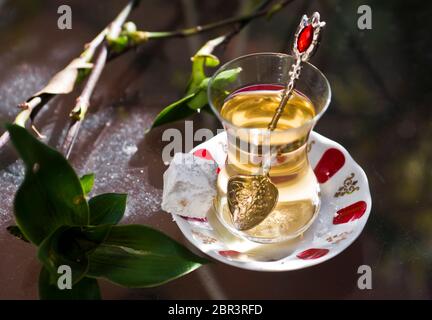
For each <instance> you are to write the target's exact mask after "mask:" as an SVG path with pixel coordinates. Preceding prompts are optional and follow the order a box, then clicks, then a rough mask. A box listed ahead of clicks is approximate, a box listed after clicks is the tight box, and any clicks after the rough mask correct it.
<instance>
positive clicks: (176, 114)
mask: <svg viewBox="0 0 432 320" xmlns="http://www.w3.org/2000/svg"><path fill="white" fill-rule="evenodd" d="M194 96H195V93H191V94H189V95H187V96H185V97H183V98H181V99H180V100H177V101H175V102H173V103H172V104H170V105H169V106H168V107H166V108H164V109H163V110H162V111H161V112H160V113H159V114H158V115H157V116H156V119H155V120H154V121H153V124H152V126H151V128H155V127H158V126H161V125H163V124H166V123H169V122H174V121H177V120H181V119H184V118H187V117H189V116H190V115H192V114H194V113H195V111H194V110H192V109H191V108H189V107H188V106H187V102H188V101H190V100H191V99H192V98H193V97H194Z"/></svg>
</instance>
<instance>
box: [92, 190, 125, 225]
mask: <svg viewBox="0 0 432 320" xmlns="http://www.w3.org/2000/svg"><path fill="white" fill-rule="evenodd" d="M126 200H127V194H124V193H104V194H100V195H97V196H95V197H93V198H91V199H90V200H89V208H90V224H91V225H94V226H96V225H100V224H117V223H118V222H120V220H121V219H122V218H123V214H124V212H125V209H126Z"/></svg>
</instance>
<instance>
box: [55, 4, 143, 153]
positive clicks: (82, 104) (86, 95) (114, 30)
mask: <svg viewBox="0 0 432 320" xmlns="http://www.w3.org/2000/svg"><path fill="white" fill-rule="evenodd" d="M137 3H138V1H136V0H132V1H130V2H129V4H128V5H127V6H126V7H125V8H124V9H123V10H122V12H121V13H120V14H119V15H118V16H117V18H116V19H115V20H114V21H113V22H112V23H111V24H110V25H109V27H108V29H107V33H106V37H107V38H111V39H115V38H117V37H118V36H119V35H120V32H121V30H122V26H123V24H124V23H125V22H126V19H127V18H128V16H129V14H130V13H131V11H132V9H133V8H134V7H135V6H136V5H137ZM108 51H109V48H108V43H106V42H105V43H104V44H103V45H102V48H101V50H100V52H99V54H98V56H97V58H96V62H95V65H94V67H93V69H92V71H91V73H90V76H89V79H88V81H87V83H86V85H85V87H84V89H83V91H82V93H81V95H80V96H79V97H78V98H77V102H76V105H75V107H74V108H73V110H72V111H71V113H70V116H71V118H72V123H71V125H70V127H69V130H68V132H67V134H66V138H65V141H64V143H63V146H62V150H63V153H64V154H65V156H66V158H69V156H70V153H71V151H72V148H73V145H74V143H75V140H76V137H77V136H78V132H79V129H80V127H81V122H82V120H83V119H84V117H85V115H86V113H87V110H88V108H89V107H90V98H91V96H92V94H93V91H94V89H95V87H96V84H97V83H98V81H99V78H100V76H101V74H102V71H103V70H104V68H105V65H106V62H107V59H108Z"/></svg>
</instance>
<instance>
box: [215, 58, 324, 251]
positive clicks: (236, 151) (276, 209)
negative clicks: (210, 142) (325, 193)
mask: <svg viewBox="0 0 432 320" xmlns="http://www.w3.org/2000/svg"><path fill="white" fill-rule="evenodd" d="M294 60H295V59H294V58H293V57H292V56H290V55H286V54H280V53H257V54H251V55H246V56H242V57H239V58H237V59H235V60H232V61H230V62H228V63H226V64H225V65H223V66H222V67H221V68H220V69H219V70H218V71H217V72H216V73H215V74H214V75H213V77H212V78H211V80H210V82H209V86H208V97H209V102H210V106H211V108H212V109H213V111H214V112H215V113H216V114H217V115H218V117H219V119H220V121H221V122H222V124H223V126H224V128H225V130H226V133H227V139H228V145H227V146H228V149H227V152H228V157H227V160H226V165H225V167H224V168H222V170H221V171H220V173H219V176H218V180H217V196H216V198H215V203H214V209H215V210H214V213H215V214H216V216H217V218H218V220H219V221H220V222H221V223H222V224H223V226H225V227H226V228H227V229H228V230H229V231H231V232H232V233H234V234H236V235H238V236H241V237H244V238H247V239H249V240H252V241H255V242H260V243H274V242H280V241H284V240H288V239H292V238H295V237H297V236H299V235H301V234H302V233H304V232H305V231H306V230H307V228H308V227H309V226H310V225H311V224H312V222H313V221H314V219H315V218H316V216H317V214H318V211H319V207H320V188H319V184H318V182H317V180H316V178H315V175H314V172H313V169H312V168H311V166H310V164H309V160H308V150H307V149H308V147H307V141H308V137H309V134H310V132H311V130H312V128H313V127H314V125H315V124H316V122H317V121H318V119H319V118H320V117H321V116H322V114H323V113H324V112H325V110H326V109H327V107H328V105H329V102H330V96H331V93H330V86H329V83H328V81H327V79H326V78H325V76H324V75H323V74H322V73H321V72H320V71H319V70H318V69H317V68H316V67H314V66H313V65H311V64H309V63H304V64H303V68H302V71H301V75H300V78H299V79H298V80H297V83H296V87H295V90H296V91H295V92H294V94H293V96H292V97H291V98H290V100H289V101H288V103H287V105H286V107H285V110H284V112H283V114H282V116H281V118H280V119H279V121H278V124H277V127H276V128H275V130H274V131H269V130H268V129H267V127H268V125H269V123H270V121H271V119H272V117H273V115H274V112H275V110H276V108H277V107H278V105H279V102H280V100H281V94H282V91H283V88H284V85H285V84H286V82H287V81H288V78H289V70H290V67H291V65H292V64H293V63H294ZM266 174H268V176H269V178H270V181H271V182H272V183H273V184H274V185H275V186H276V188H277V191H278V192H277V197H276V200H277V201H276V203H275V205H274V206H272V202H274V199H273V201H272V199H270V197H267V198H266V195H264V196H258V197H252V196H251V195H252V194H253V190H252V189H254V188H256V187H258V186H257V185H255V186H252V185H251V186H249V187H250V188H244V189H242V190H240V191H239V192H238V193H237V197H238V200H239V202H240V203H241V206H243V209H244V212H246V214H245V213H244V212H243V215H239V216H236V214H238V212H235V210H232V207H230V206H229V205H228V201H229V199H231V198H229V195H228V194H227V192H228V191H229V190H228V189H227V187H228V180H229V178H230V177H234V176H239V175H243V176H249V175H266ZM257 203H259V204H260V205H264V206H265V205H268V206H271V208H270V210H269V214H268V215H266V216H265V217H261V216H259V217H258V216H257V217H253V216H249V217H248V216H247V215H248V214H251V213H252V214H253V210H249V209H250V208H252V207H253V206H256V205H257ZM242 219H243V220H244V219H248V220H247V221H249V222H250V221H252V223H248V224H245V223H242ZM244 221H246V220H244ZM238 222H240V223H238ZM245 225H246V226H247V227H246V228H245V227H244V226H245ZM239 226H242V227H239Z"/></svg>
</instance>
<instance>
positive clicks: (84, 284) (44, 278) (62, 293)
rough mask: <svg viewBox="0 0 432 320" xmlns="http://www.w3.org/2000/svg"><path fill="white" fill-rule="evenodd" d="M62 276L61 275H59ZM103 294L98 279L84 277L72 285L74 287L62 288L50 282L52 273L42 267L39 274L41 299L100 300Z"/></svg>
mask: <svg viewBox="0 0 432 320" xmlns="http://www.w3.org/2000/svg"><path fill="white" fill-rule="evenodd" d="M59 276H60V275H59ZM100 298H101V294H100V290H99V285H98V282H97V280H96V279H91V278H83V279H81V280H80V281H79V282H78V283H76V284H74V285H72V289H70V290H69V289H63V290H60V289H59V288H58V286H57V283H56V284H52V283H51V282H50V273H49V272H48V271H47V270H46V269H45V268H43V267H42V270H41V272H40V274H39V299H42V300H100Z"/></svg>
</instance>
